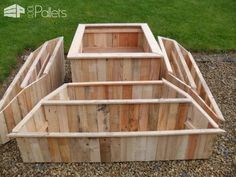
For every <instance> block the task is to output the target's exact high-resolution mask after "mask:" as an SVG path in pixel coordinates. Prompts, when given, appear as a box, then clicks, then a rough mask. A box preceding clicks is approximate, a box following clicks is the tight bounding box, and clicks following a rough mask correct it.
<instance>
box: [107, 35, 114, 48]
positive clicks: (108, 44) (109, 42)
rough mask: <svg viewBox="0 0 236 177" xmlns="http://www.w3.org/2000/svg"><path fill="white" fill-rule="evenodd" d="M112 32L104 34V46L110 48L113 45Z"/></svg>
mask: <svg viewBox="0 0 236 177" xmlns="http://www.w3.org/2000/svg"><path fill="white" fill-rule="evenodd" d="M112 38H113V34H112V33H107V34H106V47H108V48H111V47H112V46H113V44H112V43H113V41H112V40H113V39H112Z"/></svg>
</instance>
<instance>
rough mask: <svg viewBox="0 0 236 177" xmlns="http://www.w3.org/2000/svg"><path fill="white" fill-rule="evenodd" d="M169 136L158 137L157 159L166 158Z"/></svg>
mask: <svg viewBox="0 0 236 177" xmlns="http://www.w3.org/2000/svg"><path fill="white" fill-rule="evenodd" d="M166 148H167V136H158V137H157V152H156V160H166V156H165V155H166Z"/></svg>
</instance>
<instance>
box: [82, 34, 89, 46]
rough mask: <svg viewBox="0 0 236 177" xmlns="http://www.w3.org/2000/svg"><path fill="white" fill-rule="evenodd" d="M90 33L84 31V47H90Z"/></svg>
mask: <svg viewBox="0 0 236 177" xmlns="http://www.w3.org/2000/svg"><path fill="white" fill-rule="evenodd" d="M88 35H89V34H88V33H84V36H83V39H82V41H83V42H82V43H83V47H88Z"/></svg>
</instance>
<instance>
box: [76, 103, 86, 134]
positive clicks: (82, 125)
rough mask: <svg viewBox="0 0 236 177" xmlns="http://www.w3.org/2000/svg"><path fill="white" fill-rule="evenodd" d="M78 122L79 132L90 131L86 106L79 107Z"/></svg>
mask: <svg viewBox="0 0 236 177" xmlns="http://www.w3.org/2000/svg"><path fill="white" fill-rule="evenodd" d="M78 120H79V131H80V132H87V131H89V127H88V126H89V124H88V117H87V109H86V106H84V105H79V106H78Z"/></svg>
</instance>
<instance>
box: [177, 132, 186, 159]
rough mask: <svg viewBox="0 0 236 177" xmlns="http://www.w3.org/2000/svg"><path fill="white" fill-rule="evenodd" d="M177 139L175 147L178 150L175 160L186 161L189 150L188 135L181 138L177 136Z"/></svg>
mask: <svg viewBox="0 0 236 177" xmlns="http://www.w3.org/2000/svg"><path fill="white" fill-rule="evenodd" d="M175 139H176V144H175V145H174V146H175V147H176V148H175V149H176V152H175V159H180V160H182V159H185V157H186V155H187V153H186V151H187V148H188V135H180V136H175Z"/></svg>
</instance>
